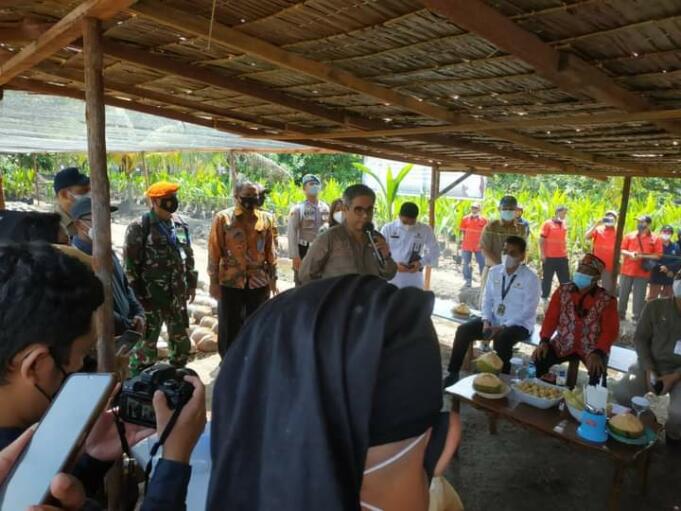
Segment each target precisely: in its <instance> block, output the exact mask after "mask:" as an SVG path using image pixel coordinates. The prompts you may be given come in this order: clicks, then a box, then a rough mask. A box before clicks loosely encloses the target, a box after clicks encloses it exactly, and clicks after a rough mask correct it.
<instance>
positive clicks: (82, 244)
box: [71, 236, 92, 256]
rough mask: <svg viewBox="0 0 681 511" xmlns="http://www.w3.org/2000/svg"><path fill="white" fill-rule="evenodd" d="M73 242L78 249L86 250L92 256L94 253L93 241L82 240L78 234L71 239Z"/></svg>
mask: <svg viewBox="0 0 681 511" xmlns="http://www.w3.org/2000/svg"><path fill="white" fill-rule="evenodd" d="M71 244H72V245H73V246H74V247H76V248H77V249H78V250H80V251H81V252H84V253H85V254H87V255H89V256H91V255H92V243H90V242H88V241H85V240H81V239H80V238H79V237H78V236H75V237H74V238H73V239H72V240H71Z"/></svg>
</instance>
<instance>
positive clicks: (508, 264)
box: [501, 254, 520, 270]
mask: <svg viewBox="0 0 681 511" xmlns="http://www.w3.org/2000/svg"><path fill="white" fill-rule="evenodd" d="M501 264H503V265H504V268H506V269H507V270H510V269H512V268H515V267H516V266H518V265H519V264H520V258H519V257H513V256H510V255H508V254H504V255H502V256H501Z"/></svg>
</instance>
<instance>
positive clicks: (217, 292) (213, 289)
mask: <svg viewBox="0 0 681 511" xmlns="http://www.w3.org/2000/svg"><path fill="white" fill-rule="evenodd" d="M208 292H209V293H210V295H211V296H212V297H213V298H215V299H216V300H220V299H221V298H222V290H221V289H220V284H218V283H217V282H211V283H210V287H209V288H208Z"/></svg>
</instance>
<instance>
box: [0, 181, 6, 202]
mask: <svg viewBox="0 0 681 511" xmlns="http://www.w3.org/2000/svg"><path fill="white" fill-rule="evenodd" d="M3 209H5V190H4V189H3V187H2V174H0V211H2V210H3Z"/></svg>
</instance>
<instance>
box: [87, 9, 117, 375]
mask: <svg viewBox="0 0 681 511" xmlns="http://www.w3.org/2000/svg"><path fill="white" fill-rule="evenodd" d="M83 55H84V59H85V118H86V124H87V138H88V160H89V163H90V174H91V176H90V180H91V183H92V221H93V226H94V230H95V239H94V247H93V261H92V264H93V267H94V270H95V273H97V276H98V277H99V278H100V280H101V281H102V283H103V284H104V305H103V306H102V307H100V308H99V309H98V310H97V315H96V323H97V334H98V338H97V367H98V369H99V370H100V371H114V369H115V363H114V362H115V361H114V344H113V299H112V294H111V273H112V259H111V257H112V256H111V212H110V211H109V204H110V197H109V178H108V176H107V173H106V138H105V136H106V135H105V129H106V121H105V113H104V80H103V77H102V62H103V61H102V25H101V22H100V21H99V20H97V19H93V18H86V19H85V20H84V22H83Z"/></svg>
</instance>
